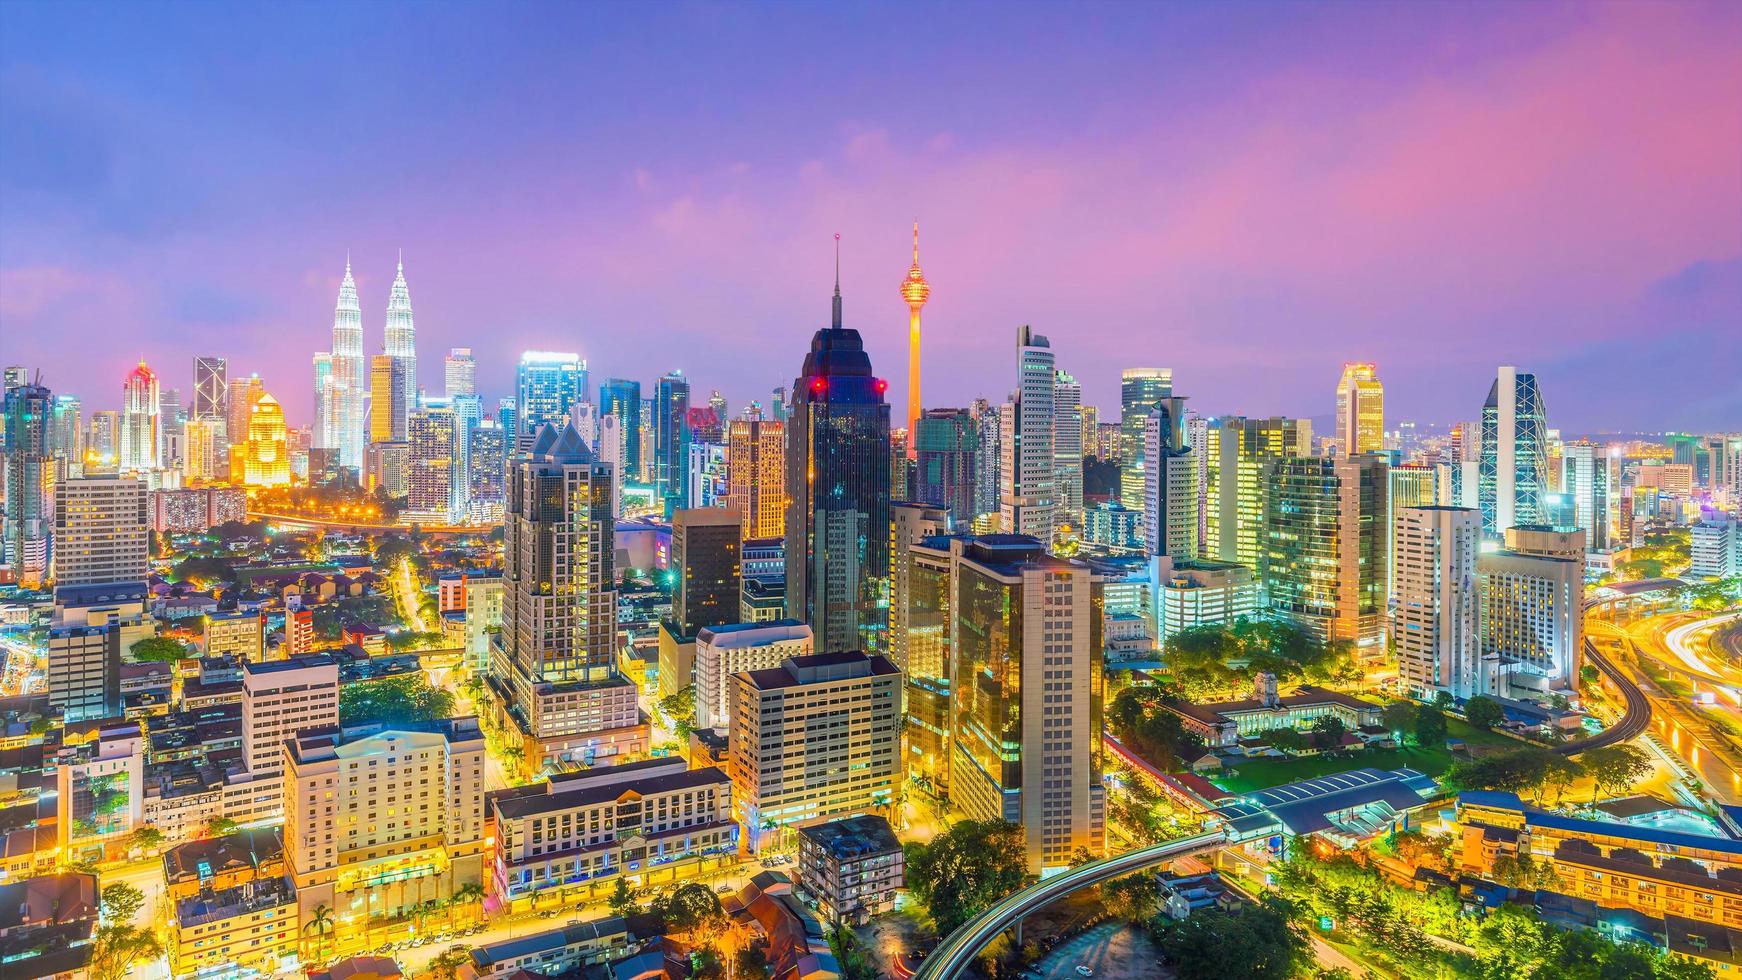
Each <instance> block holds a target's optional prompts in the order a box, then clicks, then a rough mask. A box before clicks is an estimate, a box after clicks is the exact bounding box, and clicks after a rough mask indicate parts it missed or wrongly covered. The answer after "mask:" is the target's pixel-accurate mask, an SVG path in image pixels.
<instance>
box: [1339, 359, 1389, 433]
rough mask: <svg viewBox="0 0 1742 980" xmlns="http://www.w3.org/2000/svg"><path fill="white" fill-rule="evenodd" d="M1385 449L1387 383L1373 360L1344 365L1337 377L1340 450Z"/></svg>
mask: <svg viewBox="0 0 1742 980" xmlns="http://www.w3.org/2000/svg"><path fill="white" fill-rule="evenodd" d="M1384 449H1385V386H1384V385H1383V384H1381V383H1380V381H1379V374H1378V369H1377V368H1376V367H1375V366H1374V365H1372V364H1363V363H1354V362H1351V363H1348V364H1344V365H1343V376H1342V378H1340V379H1338V381H1337V452H1338V453H1340V454H1342V455H1344V456H1359V455H1361V454H1363V453H1376V452H1380V451H1382V450H1384Z"/></svg>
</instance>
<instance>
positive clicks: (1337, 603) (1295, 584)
mask: <svg viewBox="0 0 1742 980" xmlns="http://www.w3.org/2000/svg"><path fill="white" fill-rule="evenodd" d="M1264 481H1265V500H1264V516H1265V520H1264V536H1263V554H1262V560H1261V562H1260V565H1259V571H1260V574H1261V575H1262V576H1263V580H1264V588H1265V591H1266V593H1267V598H1268V602H1269V606H1270V610H1271V612H1273V613H1275V614H1276V615H1278V616H1281V617H1283V618H1285V619H1287V620H1288V621H1290V622H1292V623H1294V624H1295V625H1296V626H1299V627H1300V628H1302V629H1304V630H1306V631H1307V632H1308V633H1310V634H1312V635H1313V636H1314V637H1316V638H1317V639H1319V640H1321V641H1325V642H1330V641H1334V640H1349V641H1351V642H1353V643H1354V644H1355V645H1356V647H1357V651H1358V653H1361V654H1365V655H1368V656H1377V655H1380V654H1382V653H1383V651H1384V647H1385V643H1384V640H1385V612H1386V598H1387V597H1386V594H1385V569H1386V562H1387V558H1386V556H1387V553H1388V552H1389V550H1390V540H1389V538H1390V534H1389V529H1387V528H1386V526H1385V518H1386V515H1387V513H1388V509H1387V506H1386V492H1387V490H1388V487H1389V483H1388V480H1387V477H1386V463H1385V460H1384V458H1383V457H1380V456H1372V455H1369V456H1348V457H1340V458H1335V459H1333V458H1328V457H1298V456H1291V457H1286V458H1282V459H1276V460H1272V461H1271V462H1269V463H1268V464H1266V467H1265V475H1264Z"/></svg>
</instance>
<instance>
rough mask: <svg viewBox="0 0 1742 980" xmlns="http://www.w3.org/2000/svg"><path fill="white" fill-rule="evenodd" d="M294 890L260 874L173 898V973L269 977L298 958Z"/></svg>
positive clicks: (285, 879)
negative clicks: (241, 880) (236, 882)
mask: <svg viewBox="0 0 1742 980" xmlns="http://www.w3.org/2000/svg"><path fill="white" fill-rule="evenodd" d="M300 921H301V920H300V917H299V916H298V914H297V906H296V888H295V887H294V886H293V885H292V883H291V880H290V878H289V877H288V876H285V875H279V876H276V877H266V876H262V877H259V878H254V879H252V880H249V881H246V882H243V883H242V884H239V885H233V886H231V887H229V888H203V889H200V890H199V891H196V892H195V893H194V894H192V895H189V896H188V897H186V898H182V899H179V900H177V901H176V902H175V920H174V921H173V922H172V923H170V937H169V943H168V949H169V964H170V974H171V975H172V976H174V977H178V978H180V977H219V976H222V977H236V978H243V977H253V976H271V975H274V974H278V973H281V972H283V971H284V970H286V969H290V968H293V967H294V966H295V965H296V962H297V938H298V934H299V932H300V931H301V930H300V927H299V926H300Z"/></svg>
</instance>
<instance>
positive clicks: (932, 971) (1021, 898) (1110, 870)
mask: <svg viewBox="0 0 1742 980" xmlns="http://www.w3.org/2000/svg"><path fill="white" fill-rule="evenodd" d="M1240 840H1241V839H1240V838H1236V837H1234V836H1232V835H1230V834H1228V833H1225V832H1223V831H1216V832H1214V833H1209V834H1198V835H1197V836H1195V837H1184V838H1181V839H1179V840H1175V841H1167V842H1166V843H1162V844H1152V845H1150V846H1149V847H1142V848H1138V849H1137V850H1135V851H1127V852H1125V853H1124V854H1120V855H1118V856H1117V857H1110V858H1107V859H1106V860H1102V861H1091V862H1089V863H1088V864H1080V865H1078V866H1076V867H1074V868H1072V869H1070V870H1069V871H1066V872H1063V873H1061V874H1056V875H1053V876H1052V877H1051V878H1046V879H1044V880H1041V881H1037V882H1035V883H1034V884H1032V885H1029V886H1028V887H1027V888H1024V889H1022V890H1021V891H1019V892H1017V893H1016V894H1014V895H1011V896H1010V897H1009V898H1006V899H1004V900H1003V901H1001V902H999V903H998V904H996V905H994V906H992V907H991V908H989V909H987V910H986V911H984V912H981V913H980V914H979V915H977V916H975V917H974V918H973V919H971V920H969V921H968V923H967V924H966V925H964V926H962V927H961V928H960V929H957V930H956V931H955V932H952V933H950V934H949V936H947V937H945V939H944V941H943V942H942V943H940V944H939V945H938V948H937V949H936V950H934V951H933V952H932V954H931V955H930V956H928V957H926V960H925V965H923V966H921V967H920V968H919V970H918V971H917V972H915V973H914V975H913V980H951V978H953V977H959V976H961V975H962V973H963V972H964V971H966V970H967V968H968V967H969V966H970V965H972V964H973V962H974V957H975V956H978V955H979V953H980V951H981V950H982V949H985V948H986V945H987V944H988V943H990V942H991V941H992V940H994V939H996V938H998V934H999V933H1001V932H1003V931H1004V930H1006V929H1008V928H1010V927H1011V926H1012V925H1015V924H1016V923H1017V922H1020V921H1021V920H1022V919H1023V918H1024V917H1026V916H1028V915H1029V914H1031V913H1033V912H1035V911H1037V910H1039V909H1041V908H1043V907H1045V906H1047V905H1049V904H1051V903H1053V902H1055V901H1057V900H1059V899H1061V898H1063V897H1064V896H1066V895H1069V894H1070V893H1071V892H1074V891H1076V890H1077V889H1079V888H1087V887H1089V886H1090V885H1097V884H1100V883H1101V882H1103V881H1107V880H1109V879H1112V878H1118V877H1120V876H1121V875H1127V874H1130V873H1131V872H1133V871H1141V870H1143V869H1144V868H1149V867H1153V866H1155V865H1157V864H1161V863H1162V862H1164V861H1168V860H1171V859H1173V858H1176V857H1180V856H1181V855H1185V854H1191V853H1193V852H1194V851H1202V850H1207V849H1209V848H1214V847H1224V846H1226V845H1228V844H1236V843H1239V842H1240Z"/></svg>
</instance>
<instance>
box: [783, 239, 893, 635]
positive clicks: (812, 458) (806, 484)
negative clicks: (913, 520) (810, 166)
mask: <svg viewBox="0 0 1742 980" xmlns="http://www.w3.org/2000/svg"><path fill="white" fill-rule="evenodd" d="M887 388H888V384H887V383H885V382H884V381H883V380H882V379H881V378H878V377H875V376H874V375H872V373H871V358H870V357H869V356H868V355H866V353H865V345H864V343H863V342H862V341H861V340H860V339H859V331H857V330H848V329H846V328H844V327H842V326H841V282H840V276H839V274H838V273H837V275H836V277H835V299H834V316H833V322H832V323H831V324H830V326H829V327H827V328H826V329H823V330H818V331H817V333H816V336H815V337H813V338H811V349H810V353H808V354H806V355H805V359H804V370H803V372H802V373H800V375H799V377H798V379H797V380H796V381H794V382H793V386H792V403H791V412H790V415H789V416H788V418H787V424H786V487H787V501H788V502H787V510H786V608H787V615H789V616H791V617H793V618H795V619H802V620H804V621H805V622H806V623H808V624H809V625H810V627H811V631H812V632H813V634H814V635H815V637H816V649H817V652H818V653H825V652H832V651H837V650H859V649H864V650H876V649H881V646H882V644H881V637H880V635H879V632H878V631H880V630H881V629H882V628H883V626H884V625H885V619H886V618H887V617H886V616H885V614H884V613H883V611H882V610H883V602H884V590H885V589H886V588H887V585H888V581H889V405H888V404H887V403H886V402H885V401H884V400H883V396H884V391H885V390H886V389H887Z"/></svg>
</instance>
